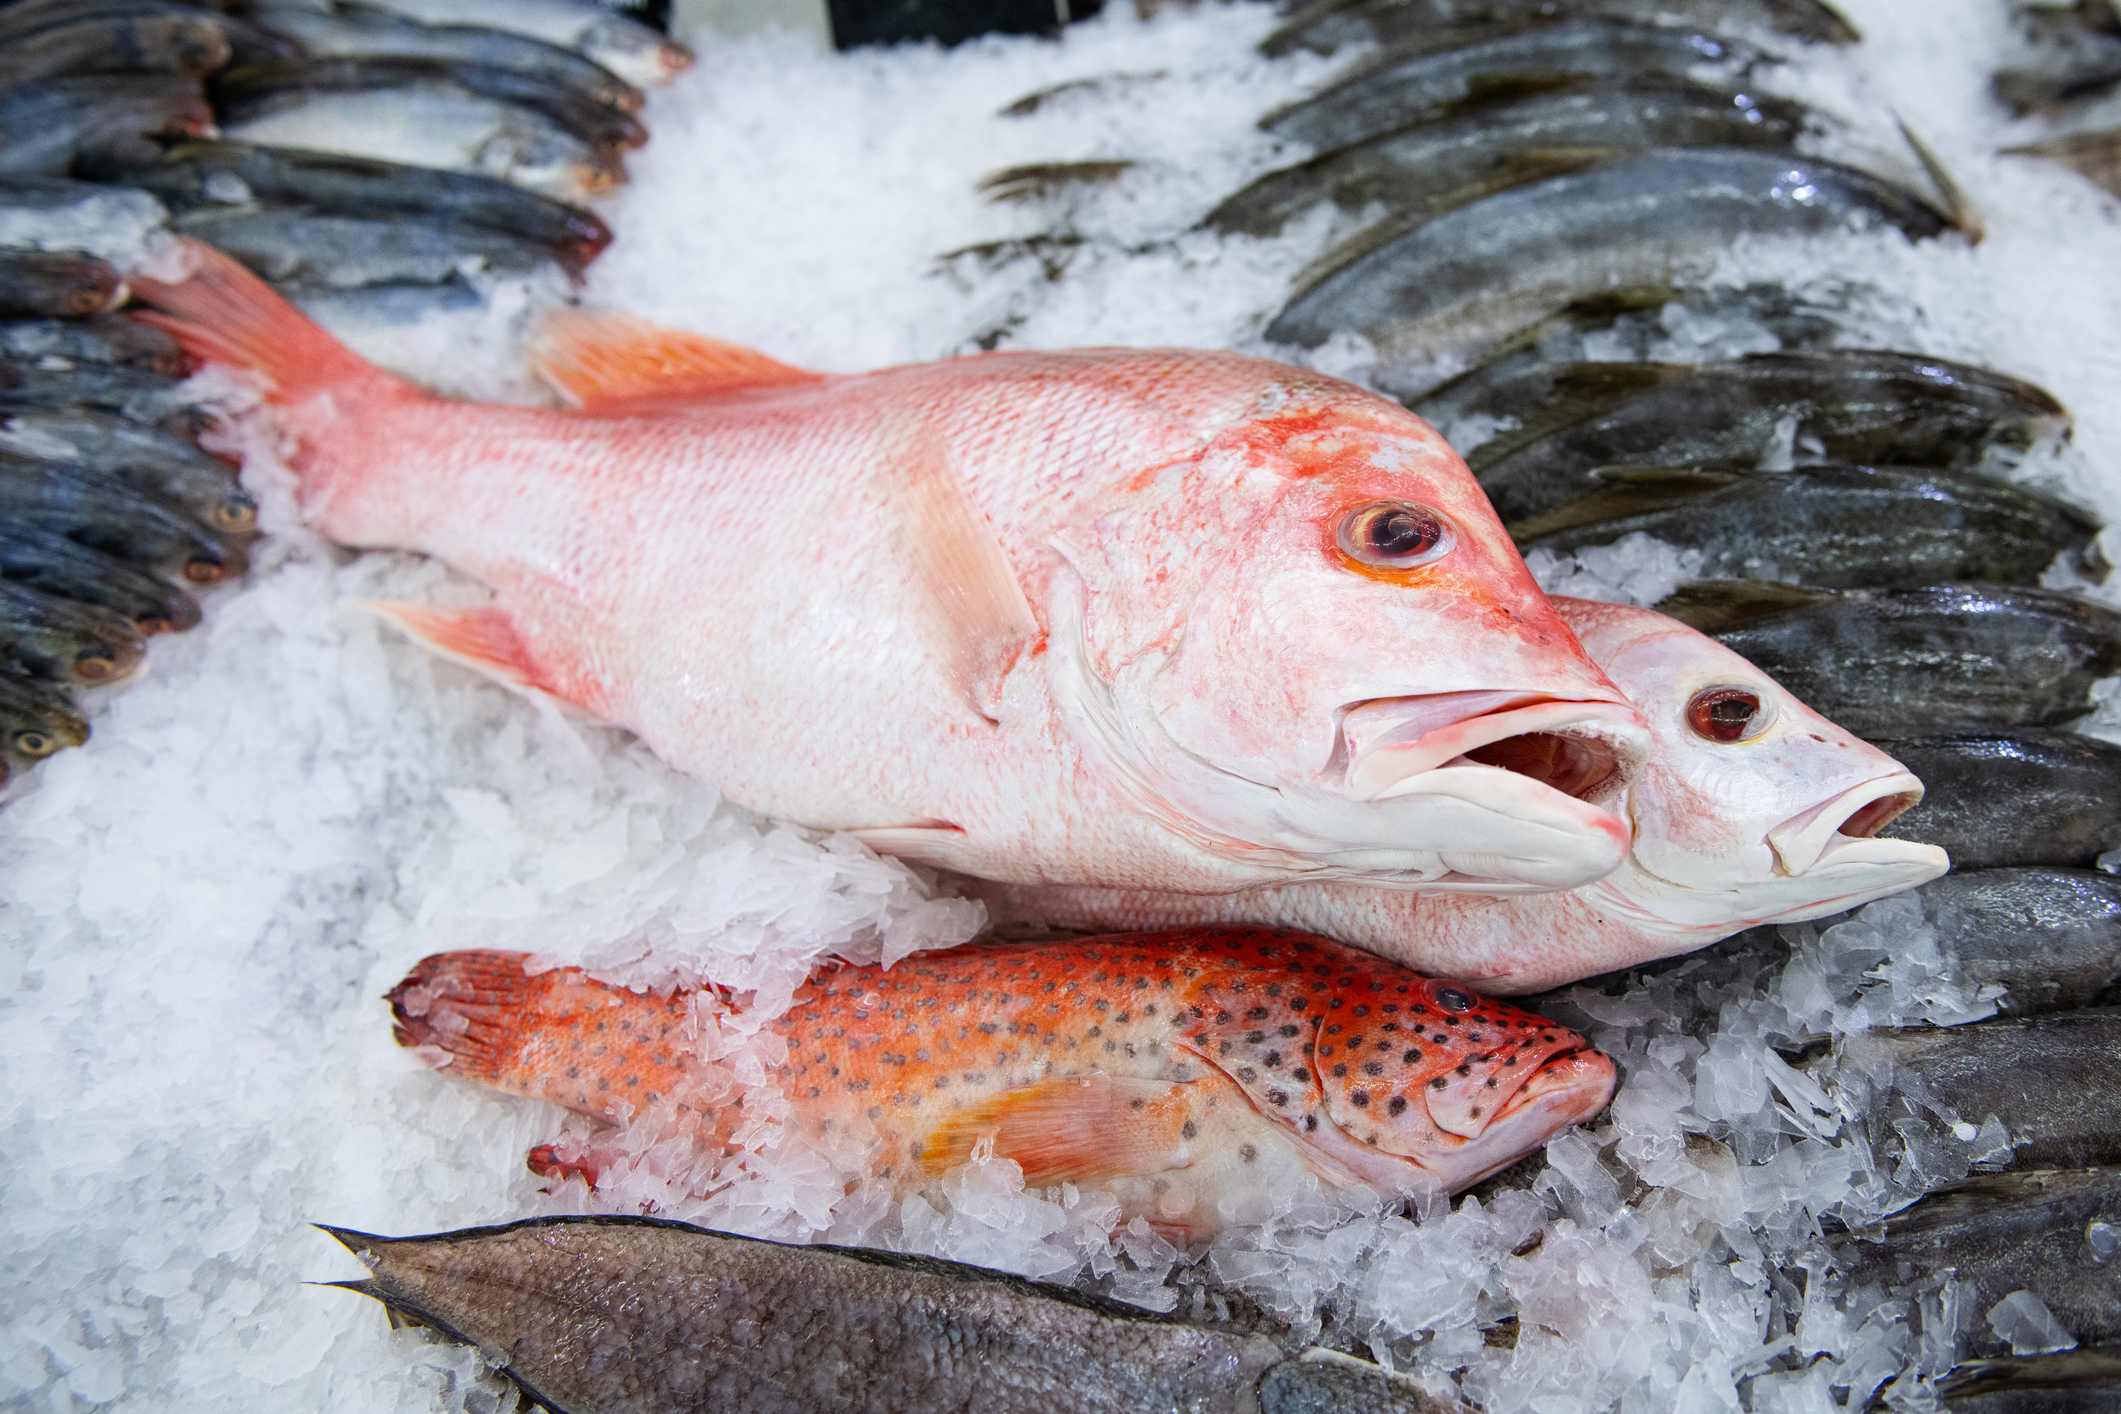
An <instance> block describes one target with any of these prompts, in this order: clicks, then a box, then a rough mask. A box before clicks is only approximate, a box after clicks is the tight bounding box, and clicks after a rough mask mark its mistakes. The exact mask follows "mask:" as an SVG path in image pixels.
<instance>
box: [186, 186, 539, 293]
mask: <svg viewBox="0 0 2121 1414" xmlns="http://www.w3.org/2000/svg"><path fill="white" fill-rule="evenodd" d="M170 228H171V229H172V230H174V231H176V232H178V233H179V234H181V235H187V236H193V237H196V238H197V239H199V240H202V241H205V242H207V243H208V244H209V245H212V246H216V247H218V248H219V249H221V250H223V251H225V252H227V253H228V254H229V255H232V256H234V257H235V258H236V259H237V260H240V261H242V262H243V263H244V264H245V265H247V266H249V267H250V268H251V269H252V270H254V271H256V272H257V273H258V274H259V275H261V276H263V277H264V278H265V279H267V280H270V281H272V282H273V283H274V284H278V285H287V286H290V287H294V288H299V289H310V290H349V289H359V288H362V287H364V286H369V285H439V284H445V283H447V282H449V281H452V280H456V279H459V278H461V277H462V276H465V275H469V274H473V273H485V274H520V273H524V272H527V271H530V270H535V269H537V268H539V267H540V266H543V265H545V264H546V263H547V262H548V261H549V260H551V258H552V256H551V253H550V252H549V251H547V250H545V249H543V248H541V247H538V246H535V245H532V244H530V243H529V242H527V241H519V240H516V239H515V238H513V237H511V236H506V235H503V234H501V233H500V232H498V231H491V230H487V229H486V228H484V227H482V226H472V225H466V224H463V223H459V222H454V221H450V220H448V219H447V218H435V217H419V216H409V215H403V214H398V213H393V214H391V215H387V216H377V217H373V218H368V217H360V216H319V215H315V214H312V213H310V212H308V211H304V210H302V209H301V208H299V207H291V206H253V205H243V206H223V207H200V208H198V209H197V210H193V211H187V212H185V213H184V214H183V215H181V216H178V217H177V218H175V219H174V220H173V221H171V222H170Z"/></svg>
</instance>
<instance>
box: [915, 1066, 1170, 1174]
mask: <svg viewBox="0 0 2121 1414" xmlns="http://www.w3.org/2000/svg"><path fill="white" fill-rule="evenodd" d="M1191 1089H1192V1087H1191V1086H1190V1085H1187V1084H1175V1085H1174V1084H1172V1083H1170V1082H1168V1081H1162V1080H1135V1079H1129V1078H1115V1077H1113V1076H1110V1075H1105V1074H1102V1073H1099V1074H1096V1075H1092V1076H1089V1077H1088V1078H1086V1079H1082V1080H1054V1081H1048V1082H1046V1083H1045V1084H1043V1085H1032V1086H1027V1087H1025V1088H1024V1089H1021V1090H1010V1091H1007V1092H1005V1093H1003V1094H1000V1095H997V1096H995V1097H994V1098H993V1099H991V1100H987V1101H984V1102H982V1103H980V1104H978V1105H973V1106H969V1107H967V1108H966V1109H963V1110H959V1111H955V1112H953V1113H952V1114H950V1115H949V1116H948V1117H947V1118H946V1119H945V1120H944V1121H943V1123H942V1124H941V1125H939V1126H938V1127H937V1128H936V1129H935V1130H934V1131H933V1132H932V1133H931V1134H930V1135H929V1136H928V1139H927V1142H926V1145H925V1146H924V1147H923V1149H922V1151H921V1154H920V1158H919V1163H920V1165H921V1167H922V1168H924V1169H926V1170H927V1171H928V1172H929V1173H931V1174H935V1175H937V1176H938V1177H940V1176H941V1175H942V1174H944V1173H947V1172H948V1171H949V1170H951V1169H953V1168H956V1167H957V1166H958V1165H959V1164H963V1163H966V1162H969V1161H970V1160H972V1159H973V1158H974V1157H975V1155H976V1154H977V1153H978V1152H979V1151H980V1150H981V1149H982V1148H983V1147H984V1148H986V1149H987V1151H988V1152H991V1153H992V1154H993V1156H994V1157H995V1158H998V1159H1009V1160H1012V1161H1013V1162H1015V1163H1017V1164H1019V1165H1021V1166H1022V1168H1023V1170H1024V1186H1025V1187H1026V1188H1051V1187H1053V1186H1055V1185H1057V1184H1062V1183H1094V1182H1097V1181H1098V1180H1101V1179H1107V1178H1114V1177H1119V1176H1123V1175H1148V1174H1155V1173H1161V1172H1163V1171H1164V1170H1166V1169H1170V1168H1175V1167H1178V1166H1180V1165H1182V1164H1183V1163H1184V1162H1185V1158H1184V1151H1183V1140H1182V1137H1181V1134H1180V1130H1181V1127H1182V1126H1183V1125H1184V1124H1185V1122H1186V1118H1187V1116H1188V1114H1189V1113H1190V1111H1191V1108H1192V1106H1191V1104H1190V1103H1189V1101H1190V1099H1191Z"/></svg>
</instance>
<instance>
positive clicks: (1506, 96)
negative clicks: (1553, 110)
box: [1445, 73, 1587, 116]
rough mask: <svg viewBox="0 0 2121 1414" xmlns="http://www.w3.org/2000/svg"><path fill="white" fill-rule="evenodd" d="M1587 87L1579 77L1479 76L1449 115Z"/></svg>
mask: <svg viewBox="0 0 2121 1414" xmlns="http://www.w3.org/2000/svg"><path fill="white" fill-rule="evenodd" d="M1585 87H1587V85H1586V84H1585V82H1584V79H1583V77H1582V76H1581V75H1579V74H1536V73H1526V74H1475V75H1473V76H1472V77H1471V78H1470V79H1468V80H1467V81H1466V96H1465V97H1464V98H1462V99H1460V100H1459V101H1458V102H1456V103H1454V104H1452V105H1451V106H1450V107H1449V108H1448V109H1446V110H1445V114H1446V115H1447V116H1456V115H1458V114H1460V113H1470V112H1472V111H1473V110H1474V109H1476V108H1489V107H1494V106H1496V105H1498V104H1503V103H1516V102H1518V101H1520V100H1522V99H1526V98H1537V97H1539V96H1540V95H1541V94H1546V93H1560V92H1565V91H1568V90H1570V89H1578V90H1580V89H1583V88H1585Z"/></svg>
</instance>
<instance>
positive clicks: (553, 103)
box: [211, 58, 648, 149]
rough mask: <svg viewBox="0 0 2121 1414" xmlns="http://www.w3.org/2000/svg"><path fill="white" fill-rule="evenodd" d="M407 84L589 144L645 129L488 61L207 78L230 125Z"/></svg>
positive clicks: (280, 68) (632, 142) (303, 66)
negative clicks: (524, 113) (508, 112)
mask: <svg viewBox="0 0 2121 1414" xmlns="http://www.w3.org/2000/svg"><path fill="white" fill-rule="evenodd" d="M414 87H430V88H433V87H440V88H450V89H458V90H461V91H463V92H465V93H467V94H473V95H476V96H477V97H480V98H489V99H492V100H494V101H495V102H499V103H509V104H514V105H515V106H517V107H520V108H525V109H528V110H529V111H531V112H533V113H539V114H542V115H543V116H544V117H546V118H548V119H550V120H551V121H552V122H553V123H555V124H557V125H558V126H559V127H560V129H561V130H562V131H564V132H566V133H568V134H569V135H571V136H573V137H575V138H577V139H579V140H580V141H582V142H585V143H589V144H591V145H593V146H597V147H604V148H613V149H616V148H621V147H628V148H631V147H640V146H642V145H643V144H645V143H646V142H647V141H648V130H647V129H646V128H644V127H642V126H641V122H640V120H639V119H638V118H635V117H634V116H633V115H632V114H630V113H624V112H621V111H620V110H618V109H616V108H613V107H610V106H608V105H606V104H602V103H596V102H593V101H591V100H589V99H587V98H584V97H583V96H582V95H581V94H580V93H578V92H576V91H575V90H573V89H570V88H568V87H566V86H564V85H562V84H559V83H556V82H554V81H553V80H551V79H547V78H543V77H541V76H539V75H536V74H528V73H524V72H522V71H521V70H517V69H504V68H499V67H496V66H495V65H492V64H469V63H463V62H460V61H451V60H443V59H395V58H321V59H315V58H313V59H286V60H281V61H279V62H277V63H271V64H256V65H251V66H248V67H245V68H240V69H227V70H224V71H222V72H220V73H217V74H215V75H214V76H213V78H212V80H211V88H212V91H213V98H214V107H215V109H216V110H217V111H219V112H220V114H221V116H222V120H223V121H224V122H227V123H230V124H235V123H241V122H247V121H249V120H250V119H253V118H262V117H265V116H266V115H268V114H270V113H273V112H276V111H278V110H279V109H280V108H283V107H293V106H299V105H300V104H302V103H303V102H304V101H305V100H306V99H307V98H308V96H309V95H311V94H316V93H355V92H363V91H367V90H377V89H381V90H388V89H397V88H414Z"/></svg>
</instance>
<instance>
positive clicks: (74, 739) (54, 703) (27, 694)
mask: <svg viewBox="0 0 2121 1414" xmlns="http://www.w3.org/2000/svg"><path fill="white" fill-rule="evenodd" d="M87 740H88V718H86V717H84V716H82V715H81V712H80V709H79V708H77V707H75V706H74V704H73V702H72V700H71V699H69V698H68V697H67V695H66V694H65V693H64V692H62V691H60V690H59V689H58V688H56V687H54V686H52V685H51V684H50V683H48V682H40V681H38V680H37V679H36V678H33V677H29V676H26V675H25V674H23V673H22V672H20V671H19V670H16V669H14V668H11V667H9V666H8V665H6V664H0V784H4V783H5V782H6V781H7V780H8V778H9V777H10V776H11V775H13V774H14V773H15V772H17V771H24V770H27V769H28V768H29V767H31V766H34V765H36V764H37V763H38V762H39V761H42V760H43V759H44V758H45V757H47V756H50V755H51V754H53V753H54V752H57V751H64V750H65V749H66V748H67V747H69V746H79V745H81V744H82V743H83V742H85V741H87Z"/></svg>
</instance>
